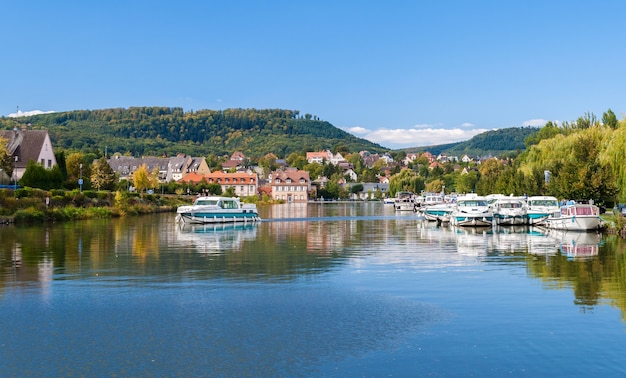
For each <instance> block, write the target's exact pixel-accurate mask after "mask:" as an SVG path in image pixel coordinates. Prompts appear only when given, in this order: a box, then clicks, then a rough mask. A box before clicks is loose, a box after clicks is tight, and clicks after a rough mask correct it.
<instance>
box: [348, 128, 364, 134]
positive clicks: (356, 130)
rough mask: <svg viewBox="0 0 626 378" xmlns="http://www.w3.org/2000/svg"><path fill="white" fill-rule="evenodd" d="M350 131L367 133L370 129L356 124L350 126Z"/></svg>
mask: <svg viewBox="0 0 626 378" xmlns="http://www.w3.org/2000/svg"><path fill="white" fill-rule="evenodd" d="M348 132H349V133H352V134H365V133H367V132H368V131H367V129H365V128H363V127H361V126H354V127H351V128H349V129H348Z"/></svg>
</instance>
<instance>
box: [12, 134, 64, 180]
mask: <svg viewBox="0 0 626 378" xmlns="http://www.w3.org/2000/svg"><path fill="white" fill-rule="evenodd" d="M0 137H2V138H4V139H6V140H7V141H8V142H7V152H8V154H9V155H10V156H11V159H12V160H13V164H14V172H13V177H14V178H15V177H17V179H18V180H19V179H21V178H22V176H23V175H24V172H25V171H26V166H27V165H28V162H29V161H33V162H35V163H38V164H40V165H41V166H43V167H44V168H46V169H50V168H52V167H54V166H55V165H57V160H56V158H55V157H54V150H53V149H52V142H51V141H50V135H49V134H48V131H47V130H26V129H22V130H18V129H13V130H0Z"/></svg>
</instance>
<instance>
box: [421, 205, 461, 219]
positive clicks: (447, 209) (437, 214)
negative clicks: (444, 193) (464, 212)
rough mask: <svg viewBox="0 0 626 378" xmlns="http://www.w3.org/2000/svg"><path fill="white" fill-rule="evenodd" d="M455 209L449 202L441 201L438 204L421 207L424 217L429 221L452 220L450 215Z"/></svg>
mask: <svg viewBox="0 0 626 378" xmlns="http://www.w3.org/2000/svg"><path fill="white" fill-rule="evenodd" d="M453 210H454V205H452V204H449V203H439V204H436V205H429V206H424V207H422V208H421V210H420V211H421V212H422V214H424V218H425V219H426V220H429V221H437V222H441V223H448V222H450V215H451V214H452V211H453Z"/></svg>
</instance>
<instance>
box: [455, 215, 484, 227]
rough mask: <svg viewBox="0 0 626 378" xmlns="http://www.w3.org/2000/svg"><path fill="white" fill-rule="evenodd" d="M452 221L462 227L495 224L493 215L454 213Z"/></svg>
mask: <svg viewBox="0 0 626 378" xmlns="http://www.w3.org/2000/svg"><path fill="white" fill-rule="evenodd" d="M450 223H451V224H453V225H454V226H460V227H491V226H493V217H492V216H471V215H461V216H459V215H452V216H451V218H450Z"/></svg>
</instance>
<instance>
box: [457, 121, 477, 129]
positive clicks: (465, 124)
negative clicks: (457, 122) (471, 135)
mask: <svg viewBox="0 0 626 378" xmlns="http://www.w3.org/2000/svg"><path fill="white" fill-rule="evenodd" d="M475 126H476V125H474V124H473V123H469V122H464V123H462V124H461V127H464V128H468V127H475Z"/></svg>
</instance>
